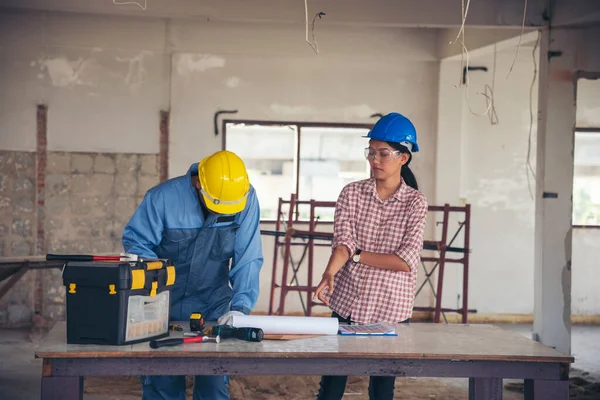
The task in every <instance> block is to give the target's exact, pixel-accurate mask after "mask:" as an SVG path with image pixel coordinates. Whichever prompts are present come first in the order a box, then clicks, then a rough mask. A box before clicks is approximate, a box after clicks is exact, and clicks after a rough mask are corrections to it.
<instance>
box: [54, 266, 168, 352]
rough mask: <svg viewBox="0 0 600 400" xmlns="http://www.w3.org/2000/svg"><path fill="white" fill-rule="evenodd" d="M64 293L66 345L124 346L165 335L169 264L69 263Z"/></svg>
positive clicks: (64, 272) (66, 269) (63, 276)
mask: <svg viewBox="0 0 600 400" xmlns="http://www.w3.org/2000/svg"><path fill="white" fill-rule="evenodd" d="M62 278H63V284H64V285H65V287H66V292H67V294H66V295H67V343H68V344H104V345H123V344H131V343H137V342H142V341H146V340H151V339H156V338H160V337H164V336H168V334H169V310H170V306H171V299H170V297H171V296H170V287H171V286H172V285H173V284H174V283H175V267H174V266H172V265H171V264H170V262H169V261H168V260H163V259H159V260H146V261H135V262H129V261H114V262H103V261H92V262H77V261H70V262H67V263H66V264H65V267H64V269H63V274H62Z"/></svg>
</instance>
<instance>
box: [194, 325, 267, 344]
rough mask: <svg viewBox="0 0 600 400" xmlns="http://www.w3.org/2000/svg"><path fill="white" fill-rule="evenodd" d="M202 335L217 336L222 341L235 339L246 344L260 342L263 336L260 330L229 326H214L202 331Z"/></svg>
mask: <svg viewBox="0 0 600 400" xmlns="http://www.w3.org/2000/svg"><path fill="white" fill-rule="evenodd" d="M204 333H206V334H208V335H218V336H221V337H222V338H223V339H229V338H236V339H240V340H245V341H247V342H260V341H262V340H263V338H264V336H265V335H264V332H263V330H262V329H260V328H236V327H233V326H231V325H215V326H213V327H211V328H208V329H206V330H204Z"/></svg>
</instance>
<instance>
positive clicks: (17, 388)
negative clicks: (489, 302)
mask: <svg viewBox="0 0 600 400" xmlns="http://www.w3.org/2000/svg"><path fill="white" fill-rule="evenodd" d="M503 327H504V328H507V329H511V330H514V331H516V332H519V333H521V334H523V335H525V336H528V337H529V336H530V334H531V327H530V326H527V325H504V326H503ZM32 339H33V340H32ZM39 339H40V338H39V337H31V336H30V335H29V332H25V331H19V330H3V331H0V399H1V400H5V399H6V400H8V399H10V400H31V399H38V398H39V393H40V372H41V363H40V360H36V359H34V358H33V353H34V351H35V348H36V346H37V344H38V341H39ZM572 349H573V350H572V352H573V355H574V357H575V360H576V361H575V364H574V366H573V368H574V370H573V372H572V374H571V375H572V379H571V399H578V400H584V399H585V400H592V399H599V400H600V326H575V327H573V342H572ZM190 383H191V382H190ZM367 385H368V378H366V377H353V378H350V380H349V383H348V386H347V388H346V396H345V398H347V399H349V400H354V399H356V400H362V399H368V394H367ZM318 387H319V377H313V376H307V377H301V376H262V377H232V378H231V384H230V391H231V398H232V399H233V400H235V399H256V400H275V399H290V400H292V399H314V398H315V397H314V395H315V393H316V392H317V390H318ZM140 393H141V390H140V383H139V381H138V380H137V378H86V380H85V395H84V399H85V400H133V399H137V400H139V399H140V397H141V396H140ZM190 393H191V391H190ZM467 397H468V387H467V380H466V379H423V378H420V379H415V378H399V379H397V381H396V396H395V398H398V399H400V398H402V399H448V400H453V399H466V398H467ZM190 398H191V397H190ZM522 398H523V394H522V382H520V381H505V391H504V399H505V400H513V399H522Z"/></svg>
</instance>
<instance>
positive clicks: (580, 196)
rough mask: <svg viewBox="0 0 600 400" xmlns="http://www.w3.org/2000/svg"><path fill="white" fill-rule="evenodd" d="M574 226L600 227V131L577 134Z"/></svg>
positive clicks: (574, 178) (574, 177)
mask: <svg viewBox="0 0 600 400" xmlns="http://www.w3.org/2000/svg"><path fill="white" fill-rule="evenodd" d="M573 225H600V129H598V131H597V132H575V172H574V176H573Z"/></svg>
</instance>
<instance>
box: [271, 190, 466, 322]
mask: <svg viewBox="0 0 600 400" xmlns="http://www.w3.org/2000/svg"><path fill="white" fill-rule="evenodd" d="M287 204H289V212H288V215H287V219H286V218H285V215H284V213H283V212H282V208H283V205H287ZM300 205H309V206H310V218H309V220H308V221H299V220H298V214H299V212H298V207H299V206H300ZM322 207H335V202H333V201H316V200H309V201H299V200H297V198H296V195H295V194H292V195H291V196H290V200H283V199H282V198H281V197H280V198H279V203H278V208H277V221H276V224H275V231H261V233H262V234H265V235H272V236H274V237H275V241H274V252H273V270H272V276H271V293H270V299H269V315H273V314H276V315H283V314H284V313H285V299H286V296H287V294H288V293H289V292H294V291H295V292H298V295H299V297H300V301H301V304H302V308H303V311H304V314H305V315H307V316H310V315H311V314H312V307H313V306H323V305H324V304H323V303H321V302H315V301H313V300H312V294H313V293H314V291H315V290H316V286H313V268H314V250H315V247H316V246H330V245H331V244H330V242H331V240H332V239H333V233H332V232H322V231H321V232H319V231H317V230H316V228H317V222H318V217H317V216H316V215H315V210H316V209H317V208H322ZM440 212H441V213H442V220H441V221H439V222H436V225H441V226H442V228H441V237H440V239H439V240H425V241H424V242H423V249H424V250H430V251H434V252H436V253H437V256H434V255H427V256H423V255H422V256H421V266H422V268H423V270H424V272H425V280H424V281H423V282H422V283H421V286H420V287H419V288H418V290H417V291H416V292H415V297H416V296H417V295H418V294H419V293H420V292H421V291H422V290H423V288H424V287H425V285H426V284H429V287H430V289H431V291H432V293H433V296H434V305H433V306H432V307H422V306H415V307H414V308H413V310H414V311H422V312H430V313H433V322H435V323H439V322H440V316H443V317H444V321H445V322H448V320H447V319H446V313H448V312H454V313H458V314H460V315H461V322H462V323H467V322H468V313H469V311H472V310H469V308H468V298H469V296H468V290H469V253H470V251H471V250H470V247H469V246H470V240H469V236H470V231H471V221H470V220H471V205H470V204H466V205H465V206H462V207H460V206H450V205H449V204H444V205H443V206H434V205H430V206H429V207H428V213H440ZM455 213H459V214H463V215H464V219H463V220H462V221H459V223H458V224H459V227H458V228H457V230H456V231H455V232H454V234H453V235H452V237H451V238H450V240H448V238H449V237H450V235H449V229H450V227H449V225H450V217H451V215H455ZM284 220H285V222H284ZM298 222H302V223H306V222H307V223H308V230H298V229H295V228H294V223H298ZM284 224H285V229H284V230H282V225H284ZM461 232H463V246H462V247H457V246H453V244H454V242H455V241H456V239H457V238H458V236H459V234H460V233H461ZM281 238H283V239H281ZM316 241H327V242H329V243H322V242H316ZM295 246H303V250H302V255H301V257H300V258H299V259H297V260H294V258H293V257H292V254H291V248H292V247H295ZM281 249H282V250H283V255H282V258H283V267H282V272H281V280H280V282H281V283H277V282H278V280H279V276H278V263H279V257H278V254H279V251H280V250H281ZM448 253H451V254H452V253H453V254H460V255H461V256H460V257H456V258H455V257H448ZM307 258H308V261H307V264H308V265H307V284H306V285H300V283H299V280H298V272H299V271H300V268H301V266H302V263H303V262H304V261H305V260H306V259H307ZM426 263H434V265H433V267H431V268H430V269H427V267H426ZM446 263H455V264H462V268H463V271H462V272H463V284H462V307H460V308H455V309H453V308H448V307H443V306H442V293H443V283H444V272H445V267H446ZM290 266H291V269H292V276H291V279H290V278H289V273H288V272H289V270H290ZM436 272H437V289H436V287H434V285H433V283H432V281H431V279H432V277H433V276H434V274H435V273H436ZM277 289H279V290H280V292H279V296H276V294H275V292H276V290H277ZM302 293H306V304H305V302H304V299H303V297H302ZM276 297H278V300H279V304H278V306H277V307H276V306H275V299H276Z"/></svg>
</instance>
